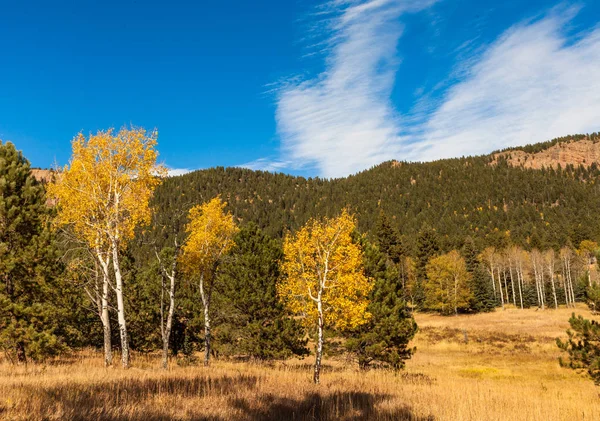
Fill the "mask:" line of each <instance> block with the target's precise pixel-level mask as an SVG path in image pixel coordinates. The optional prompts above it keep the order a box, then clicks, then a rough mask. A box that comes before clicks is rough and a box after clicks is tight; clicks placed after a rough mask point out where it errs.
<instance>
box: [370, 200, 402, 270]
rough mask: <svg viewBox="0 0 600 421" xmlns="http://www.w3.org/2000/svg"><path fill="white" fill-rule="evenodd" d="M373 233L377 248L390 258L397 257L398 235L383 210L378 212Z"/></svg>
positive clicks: (395, 258)
mask: <svg viewBox="0 0 600 421" xmlns="http://www.w3.org/2000/svg"><path fill="white" fill-rule="evenodd" d="M375 235H376V237H377V244H378V245H379V250H380V251H381V252H382V253H383V254H384V255H386V256H388V257H389V258H390V259H392V260H397V259H399V255H398V256H397V255H396V254H397V252H398V246H399V241H398V235H397V234H396V231H395V230H394V228H393V227H392V225H391V224H390V220H389V218H388V217H387V215H386V214H385V213H384V212H383V211H380V212H379V218H378V219H377V225H376V226H375Z"/></svg>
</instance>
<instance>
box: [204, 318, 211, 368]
mask: <svg viewBox="0 0 600 421" xmlns="http://www.w3.org/2000/svg"><path fill="white" fill-rule="evenodd" d="M204 347H205V349H204V365H205V366H208V364H209V363H210V315H209V312H208V306H205V307H204Z"/></svg>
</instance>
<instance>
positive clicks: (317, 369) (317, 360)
mask: <svg viewBox="0 0 600 421" xmlns="http://www.w3.org/2000/svg"><path fill="white" fill-rule="evenodd" d="M317 310H318V312H319V326H318V338H317V355H316V358H315V371H314V374H313V381H314V382H315V384H319V382H320V378H321V359H322V358H323V303H322V299H321V294H319V298H318V302H317Z"/></svg>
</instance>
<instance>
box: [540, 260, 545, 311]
mask: <svg viewBox="0 0 600 421" xmlns="http://www.w3.org/2000/svg"><path fill="white" fill-rule="evenodd" d="M540 294H541V296H542V310H544V309H545V308H546V287H545V285H544V268H543V267H541V270H540Z"/></svg>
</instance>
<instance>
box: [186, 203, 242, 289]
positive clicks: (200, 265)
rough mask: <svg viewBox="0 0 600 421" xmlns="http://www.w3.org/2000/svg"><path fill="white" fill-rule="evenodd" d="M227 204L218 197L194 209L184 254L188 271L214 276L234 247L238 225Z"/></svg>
mask: <svg viewBox="0 0 600 421" xmlns="http://www.w3.org/2000/svg"><path fill="white" fill-rule="evenodd" d="M225 206H227V203H226V202H223V201H221V198H220V197H219V196H217V197H215V198H214V199H212V200H211V201H210V202H207V203H203V204H201V205H196V206H194V207H193V208H192V209H190V212H189V223H188V224H187V225H186V228H185V229H186V232H187V234H188V238H187V241H186V242H185V244H184V245H183V248H182V251H183V253H182V255H181V263H182V268H183V270H184V271H185V272H186V274H188V275H190V276H199V275H204V277H205V278H206V277H209V276H211V275H212V274H211V271H212V269H213V268H214V266H215V265H216V264H217V263H218V261H219V259H220V258H221V257H222V256H223V255H224V254H226V253H227V252H228V251H229V250H230V249H231V247H233V245H234V240H233V237H234V236H235V234H236V233H237V232H238V228H237V226H236V225H235V222H234V221H233V216H232V215H231V214H230V213H229V212H225Z"/></svg>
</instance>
